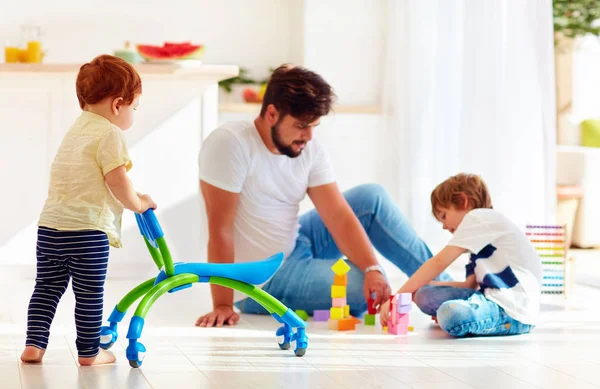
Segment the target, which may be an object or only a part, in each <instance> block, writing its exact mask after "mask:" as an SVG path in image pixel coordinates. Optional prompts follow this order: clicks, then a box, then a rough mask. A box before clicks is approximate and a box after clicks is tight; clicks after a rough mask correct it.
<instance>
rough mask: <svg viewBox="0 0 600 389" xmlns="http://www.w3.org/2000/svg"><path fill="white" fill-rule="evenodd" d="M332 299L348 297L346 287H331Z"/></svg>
mask: <svg viewBox="0 0 600 389" xmlns="http://www.w3.org/2000/svg"><path fill="white" fill-rule="evenodd" d="M331 297H333V298H338V297H346V287H345V286H342V285H331Z"/></svg>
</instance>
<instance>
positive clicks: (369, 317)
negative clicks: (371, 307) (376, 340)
mask: <svg viewBox="0 0 600 389" xmlns="http://www.w3.org/2000/svg"><path fill="white" fill-rule="evenodd" d="M365 325H366V326H374V325H375V315H373V314H370V313H366V314H365Z"/></svg>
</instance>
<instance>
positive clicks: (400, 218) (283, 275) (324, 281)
mask: <svg viewBox="0 0 600 389" xmlns="http://www.w3.org/2000/svg"><path fill="white" fill-rule="evenodd" d="M344 197H345V198H346V201H347V202H348V204H350V207H351V208H352V210H353V211H354V213H355V214H356V216H357V217H358V220H359V221H360V223H361V224H362V226H363V228H364V229H365V231H366V232H367V235H368V237H369V239H370V241H371V243H372V244H373V246H374V247H375V249H377V251H379V253H380V254H381V255H383V256H384V257H385V258H386V259H388V260H389V261H391V262H392V263H393V264H394V265H396V266H397V267H398V268H399V269H400V270H401V271H402V272H404V273H405V274H406V275H407V276H411V275H412V274H413V273H414V272H415V271H417V269H418V268H419V267H420V266H421V265H423V263H424V262H425V261H427V260H428V259H429V258H430V257H431V256H432V255H431V251H430V250H429V248H428V247H427V245H426V244H425V243H424V242H423V241H422V240H421V239H420V238H419V237H418V236H417V234H416V232H415V231H414V229H413V228H412V227H411V226H410V224H409V223H408V220H407V219H406V218H405V217H404V215H402V213H401V212H400V209H399V208H398V206H397V205H396V204H395V203H394V202H393V201H392V199H391V197H390V196H389V194H388V193H387V192H386V190H385V189H384V188H383V187H381V186H380V185H375V184H367V185H360V186H357V187H355V188H353V189H350V190H348V191H347V192H345V193H344ZM300 226H301V227H300V235H299V237H298V239H297V241H296V247H295V248H294V251H293V252H292V253H291V254H290V255H289V257H288V258H287V259H286V260H285V262H284V263H283V265H282V266H281V268H280V269H279V270H278V271H277V273H275V275H274V276H273V278H271V280H270V281H269V282H268V283H267V284H265V286H264V287H263V290H265V291H266V292H268V293H270V294H271V295H272V296H274V297H275V298H277V299H279V300H280V301H281V302H282V303H283V304H285V305H287V306H288V307H289V308H291V309H292V310H296V309H303V310H305V311H306V312H307V313H308V314H309V315H310V314H312V313H313V311H314V310H315V309H329V308H331V284H332V283H333V272H332V271H331V266H332V265H333V264H334V263H335V262H336V261H337V260H338V259H340V258H341V257H342V256H343V254H342V253H341V252H340V250H339V248H338V247H337V245H336V244H335V242H334V240H333V237H332V236H331V234H330V233H329V231H328V230H327V228H326V227H325V225H324V224H323V221H322V220H321V217H320V216H319V214H318V213H317V212H316V210H312V211H310V212H307V213H306V214H304V215H302V216H301V217H300ZM348 264H349V265H350V268H351V269H350V271H349V272H348V287H347V296H346V298H347V302H348V304H349V305H350V313H351V314H352V315H353V316H360V315H361V314H362V313H364V312H365V311H366V310H367V302H366V300H365V297H364V293H363V282H364V275H363V273H362V272H361V271H360V270H359V269H358V268H357V267H356V266H355V265H354V264H352V263H351V262H349V263H348ZM437 279H438V280H442V281H446V280H450V277H449V276H448V275H447V274H446V273H442V274H441V275H440V276H439V277H438V278H437ZM236 306H237V307H238V308H239V309H240V311H241V312H243V313H256V314H266V313H267V311H266V310H265V309H264V308H263V307H262V306H261V305H260V304H258V303H256V302H255V301H254V300H252V299H250V298H246V299H244V300H241V301H239V302H238V303H236Z"/></svg>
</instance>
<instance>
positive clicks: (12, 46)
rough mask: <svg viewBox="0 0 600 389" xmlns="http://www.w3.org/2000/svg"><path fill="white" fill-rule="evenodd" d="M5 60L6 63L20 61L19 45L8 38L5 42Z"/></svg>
mask: <svg viewBox="0 0 600 389" xmlns="http://www.w3.org/2000/svg"><path fill="white" fill-rule="evenodd" d="M4 61H5V62H6V63H16V62H19V45H18V44H17V43H16V41H13V40H6V42H4Z"/></svg>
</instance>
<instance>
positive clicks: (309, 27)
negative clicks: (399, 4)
mask: <svg viewBox="0 0 600 389" xmlns="http://www.w3.org/2000/svg"><path fill="white" fill-rule="evenodd" d="M305 4H306V5H305V16H304V18H305V33H304V39H305V47H304V65H305V66H308V67H310V68H311V69H314V70H316V71H318V72H319V73H320V74H321V75H322V76H323V77H325V78H326V79H327V80H328V81H329V82H330V83H331V84H332V85H333V86H334V89H335V91H336V94H337V95H338V97H339V102H340V103H342V104H379V103H380V97H381V96H380V90H381V82H382V79H381V74H382V73H383V67H382V66H383V61H382V55H383V49H384V47H385V45H384V38H385V28H386V26H385V23H384V22H385V20H386V18H385V10H386V2H385V1H369V0H347V1H343V2H341V1H339V0H305Z"/></svg>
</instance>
